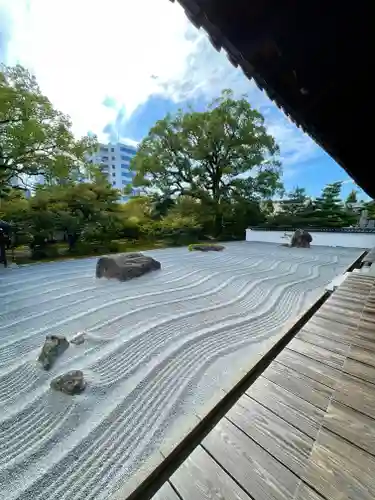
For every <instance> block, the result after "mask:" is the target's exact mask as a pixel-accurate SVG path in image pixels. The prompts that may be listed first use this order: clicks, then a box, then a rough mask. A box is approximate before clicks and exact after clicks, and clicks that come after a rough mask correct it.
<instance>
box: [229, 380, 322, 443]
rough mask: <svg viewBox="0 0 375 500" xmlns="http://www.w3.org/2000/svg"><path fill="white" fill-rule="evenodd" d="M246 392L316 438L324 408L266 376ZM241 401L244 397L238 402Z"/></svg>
mask: <svg viewBox="0 0 375 500" xmlns="http://www.w3.org/2000/svg"><path fill="white" fill-rule="evenodd" d="M246 394H247V395H248V396H249V397H251V398H253V399H255V400H256V401H258V402H259V403H261V404H262V405H263V406H266V407H267V408H269V409H270V410H272V411H273V412H274V413H276V414H277V415H278V416H279V417H281V418H283V419H284V420H285V421H286V422H288V423H290V424H291V425H294V426H295V427H297V428H299V429H300V430H301V431H302V432H304V433H305V434H307V435H308V436H309V437H311V438H313V439H315V437H316V435H317V434H318V431H319V428H320V424H321V422H322V420H323V417H324V411H323V410H320V409H319V408H317V407H316V406H314V405H312V404H311V403H309V402H307V401H305V400H304V399H301V398H299V397H298V396H296V395H295V394H293V393H291V392H289V391H287V390H286V389H283V388H282V387H280V386H278V385H276V384H274V383H273V382H271V381H269V380H267V379H266V378H264V377H260V378H259V379H258V380H257V381H256V382H255V384H253V385H252V386H251V387H250V389H249V390H248V391H247V392H246ZM241 401H242V398H241V399H240V400H239V401H238V403H239V404H241Z"/></svg>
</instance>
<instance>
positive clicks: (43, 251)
mask: <svg viewBox="0 0 375 500" xmlns="http://www.w3.org/2000/svg"><path fill="white" fill-rule="evenodd" d="M58 256H59V249H58V247H56V246H55V245H34V246H33V248H32V249H31V259H32V260H43V259H55V258H56V257H58Z"/></svg>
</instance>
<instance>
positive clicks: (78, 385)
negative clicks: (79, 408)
mask: <svg viewBox="0 0 375 500" xmlns="http://www.w3.org/2000/svg"><path fill="white" fill-rule="evenodd" d="M50 385H51V388H52V389H54V390H55V391H61V392H63V393H65V394H69V395H70V396H73V395H74V394H79V393H81V392H82V391H84V390H85V387H86V382H85V379H84V377H83V372H81V370H72V371H70V372H67V373H64V375H60V376H59V377H56V378H54V379H53V380H52V381H51V384H50Z"/></svg>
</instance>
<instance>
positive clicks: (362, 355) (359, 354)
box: [348, 345, 375, 368]
mask: <svg viewBox="0 0 375 500" xmlns="http://www.w3.org/2000/svg"><path fill="white" fill-rule="evenodd" d="M348 356H349V358H351V359H355V360H356V361H360V362H361V363H366V364H367V365H370V366H373V367H374V368H375V354H374V353H373V352H372V351H370V350H369V349H364V348H363V347H359V346H357V345H352V346H351V348H350V351H349V353H348Z"/></svg>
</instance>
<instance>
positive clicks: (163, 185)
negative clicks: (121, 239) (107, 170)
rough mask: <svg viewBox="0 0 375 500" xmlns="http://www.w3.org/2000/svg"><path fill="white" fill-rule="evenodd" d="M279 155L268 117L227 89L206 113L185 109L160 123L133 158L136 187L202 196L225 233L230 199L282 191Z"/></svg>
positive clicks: (216, 225)
mask: <svg viewBox="0 0 375 500" xmlns="http://www.w3.org/2000/svg"><path fill="white" fill-rule="evenodd" d="M278 153H279V148H278V146H277V144H276V142H275V140H274V138H273V137H272V136H271V135H269V134H268V133H267V130H266V128H265V125H264V118H263V116H262V115H261V114H260V113H259V112H258V111H256V110H254V109H253V108H252V107H251V105H250V104H249V102H248V101H247V100H246V99H245V98H242V99H239V100H236V99H235V98H234V97H233V94H232V92H231V91H224V92H223V93H222V95H221V97H220V98H218V99H216V100H214V101H213V102H212V103H211V104H210V106H209V107H208V109H207V110H206V111H204V112H196V111H193V110H189V111H188V112H187V113H183V112H182V111H180V112H179V113H177V115H175V116H171V115H167V116H166V117H165V118H164V119H162V120H160V121H158V122H157V123H156V124H155V126H154V127H153V128H152V129H151V130H150V132H149V134H148V136H147V137H146V138H145V139H144V140H143V141H142V143H141V144H140V147H139V149H138V153H137V154H136V156H135V157H134V159H133V161H132V168H133V170H134V171H135V174H136V175H135V178H134V185H136V186H149V187H151V188H152V189H153V190H156V191H157V192H159V193H162V195H163V196H164V197H165V198H170V197H173V196H176V195H184V196H189V197H191V198H194V199H198V200H200V201H201V203H202V205H203V206H206V207H207V209H209V210H212V211H213V213H214V219H215V230H216V232H220V231H221V229H222V224H223V210H224V207H225V204H226V203H227V202H228V201H229V200H231V199H234V198H237V199H238V198H245V199H252V200H255V199H261V198H271V197H272V196H273V195H274V194H275V193H276V192H277V191H278V190H280V189H282V183H281V177H280V176H281V166H280V163H279V161H278Z"/></svg>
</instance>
